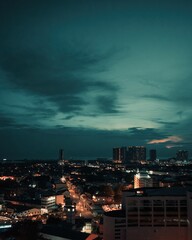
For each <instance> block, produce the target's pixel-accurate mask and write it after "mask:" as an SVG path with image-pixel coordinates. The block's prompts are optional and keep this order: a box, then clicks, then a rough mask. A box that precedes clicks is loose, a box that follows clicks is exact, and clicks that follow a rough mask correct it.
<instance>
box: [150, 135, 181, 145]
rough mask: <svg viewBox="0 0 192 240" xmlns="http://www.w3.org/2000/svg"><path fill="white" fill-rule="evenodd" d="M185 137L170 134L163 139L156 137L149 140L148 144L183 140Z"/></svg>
mask: <svg viewBox="0 0 192 240" xmlns="http://www.w3.org/2000/svg"><path fill="white" fill-rule="evenodd" d="M182 140H183V139H182V138H180V137H178V136H170V137H168V138H163V139H154V140H151V141H149V142H148V144H157V143H166V142H174V143H177V142H181V141H182Z"/></svg>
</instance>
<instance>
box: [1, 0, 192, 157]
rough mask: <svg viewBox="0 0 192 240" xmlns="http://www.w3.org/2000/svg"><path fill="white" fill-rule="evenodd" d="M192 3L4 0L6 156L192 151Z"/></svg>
mask: <svg viewBox="0 0 192 240" xmlns="http://www.w3.org/2000/svg"><path fill="white" fill-rule="evenodd" d="M191 12H192V2H191V1H190V0H189V1H188V0H174V1H173V0H159V1H158V0H151V1H150V0H145V1H143V0H132V1H131V0H118V1H117V0H78V1H77V0H76V1H75V0H55V1H53V0H38V1H37V0H33V1H30V0H29V1H26V0H25V1H24V0H17V1H15V0H1V1H0V33H1V37H0V142H1V144H0V159H3V158H7V159H56V158H57V157H58V152H59V149H60V148H62V149H64V155H65V158H74V159H77V158H80V159H85V158H95V157H109V158H110V157H112V148H113V147H118V146H130V145H137V146H140V145H143V146H146V148H147V151H148V150H149V149H157V155H158V157H159V158H164V157H172V156H175V154H176V152H177V151H178V150H179V149H183V150H188V151H189V153H190V155H191V147H192V135H191V121H192V108H191V102H192V94H191V93H192V91H191V90H192V79H191V78H192V68H191V65H192V44H191V43H192V14H191Z"/></svg>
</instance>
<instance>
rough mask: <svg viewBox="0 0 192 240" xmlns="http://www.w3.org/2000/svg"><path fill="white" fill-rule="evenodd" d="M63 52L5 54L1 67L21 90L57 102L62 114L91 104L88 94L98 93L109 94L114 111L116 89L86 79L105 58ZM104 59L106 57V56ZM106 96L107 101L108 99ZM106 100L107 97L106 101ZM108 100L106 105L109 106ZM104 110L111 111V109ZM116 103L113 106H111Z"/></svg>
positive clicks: (70, 51)
mask: <svg viewBox="0 0 192 240" xmlns="http://www.w3.org/2000/svg"><path fill="white" fill-rule="evenodd" d="M63 51H64V52H61V53H59V54H56V55H57V56H55V57H53V58H52V57H51V56H46V54H45V55H43V54H42V53H41V54H40V53H38V52H37V50H33V51H32V50H31V51H29V50H27V51H24V50H20V51H19V52H14V53H12V52H11V53H8V52H6V53H4V55H3V56H2V58H1V67H2V69H3V70H4V71H6V73H7V74H8V75H9V80H10V82H11V83H12V84H13V85H15V87H17V88H19V89H23V90H24V91H27V92H28V93H30V94H33V95H37V96H44V97H45V100H49V101H51V102H53V103H55V104H56V105H57V106H58V108H59V110H60V111H62V112H64V113H65V112H73V111H74V112H75V111H81V107H82V106H84V105H87V104H89V102H88V101H85V100H84V99H83V96H84V94H86V93H87V92H89V91H93V90H99V91H100V92H107V94H108V98H110V99H112V96H113V101H110V106H111V108H115V104H116V103H115V94H114V92H115V91H116V89H117V87H115V86H114V85H113V84H112V83H106V82H102V81H100V80H99V81H98V80H95V79H93V78H92V79H90V77H88V76H85V74H84V70H85V69H86V71H87V73H86V74H87V75H88V72H89V71H91V70H90V68H92V67H93V68H95V69H94V70H92V71H93V72H95V73H97V67H96V66H97V65H98V68H99V64H100V63H101V62H102V61H103V57H104V56H103V57H102V56H99V55H97V56H91V54H90V56H89V55H88V53H86V52H85V53H84V52H83V51H78V50H77V51H76V50H75V49H66V50H65V49H64V50H63ZM104 58H105V57H104ZM108 98H107V97H106V101H107V100H108ZM103 100H104V98H103ZM108 103H109V101H108V102H107V104H108ZM107 104H106V109H104V108H103V105H102V104H100V103H99V104H98V107H101V111H106V113H108V109H109V112H111V108H110V107H108V108H107ZM112 104H113V106H112Z"/></svg>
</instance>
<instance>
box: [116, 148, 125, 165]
mask: <svg viewBox="0 0 192 240" xmlns="http://www.w3.org/2000/svg"><path fill="white" fill-rule="evenodd" d="M126 159H127V148H126V147H116V148H113V161H114V162H119V163H120V162H121V163H125V162H126Z"/></svg>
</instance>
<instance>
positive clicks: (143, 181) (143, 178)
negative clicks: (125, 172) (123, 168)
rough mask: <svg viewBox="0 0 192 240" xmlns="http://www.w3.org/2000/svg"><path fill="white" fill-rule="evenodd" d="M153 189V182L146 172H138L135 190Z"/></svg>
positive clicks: (135, 176)
mask: <svg viewBox="0 0 192 240" xmlns="http://www.w3.org/2000/svg"><path fill="white" fill-rule="evenodd" d="M143 187H153V180H152V178H151V177H150V176H149V174H148V173H146V172H143V171H142V172H138V173H137V174H135V175H134V188H143Z"/></svg>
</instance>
